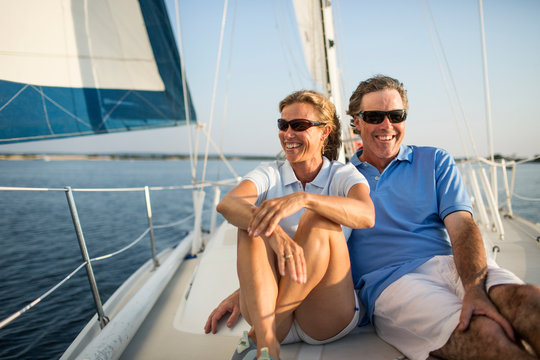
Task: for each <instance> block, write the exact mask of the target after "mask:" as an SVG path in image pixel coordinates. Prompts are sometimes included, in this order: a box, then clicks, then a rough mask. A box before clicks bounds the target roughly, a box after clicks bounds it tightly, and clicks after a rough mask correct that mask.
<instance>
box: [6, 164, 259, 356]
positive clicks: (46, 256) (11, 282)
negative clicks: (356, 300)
mask: <svg viewBox="0 0 540 360" xmlns="http://www.w3.org/2000/svg"><path fill="white" fill-rule="evenodd" d="M258 163H259V161H233V162H232V166H233V168H234V169H235V171H236V172H237V173H238V174H239V175H243V174H245V173H246V172H247V171H248V170H250V169H252V168H253V167H255V166H256V165H257V164H258ZM214 165H215V164H210V165H209V167H208V169H209V170H208V174H207V179H218V178H219V175H220V174H219V173H221V176H220V178H222V179H227V178H231V177H232V175H231V174H230V172H229V171H228V170H227V169H226V168H225V166H223V165H220V166H219V167H218V166H214ZM210 169H212V170H210ZM218 169H219V171H218ZM190 179H191V172H190V166H189V162H188V161H50V162H45V161H40V160H39V161H0V186H17V187H42V188H56V189H63V188H64V186H66V185H69V186H71V187H72V188H74V189H75V188H104V187H111V188H121V187H142V186H145V185H148V186H171V185H186V184H190V183H191V181H190ZM226 190H227V188H224V189H222V191H226ZM74 197H75V201H76V204H77V210H78V213H79V216H80V222H81V225H82V228H83V231H84V237H85V240H86V242H87V247H88V251H89V254H90V256H91V257H97V256H101V255H105V254H108V253H110V252H113V251H116V250H118V249H120V248H122V247H124V246H126V245H127V244H129V243H131V242H132V241H133V240H134V239H136V238H137V237H138V236H139V235H140V234H141V233H142V232H144V231H145V229H146V228H147V227H148V221H147V218H146V205H145V199H144V192H114V193H112V192H92V193H86V192H75V193H74ZM212 197H213V194H212V193H211V192H210V193H208V194H207V196H206V198H207V200H208V201H207V204H206V206H205V209H208V208H209V207H210V201H211V199H212ZM191 199H192V196H191V191H190V190H168V191H152V192H151V202H152V213H153V220H152V221H153V224H154V225H160V224H169V223H172V222H175V221H178V220H181V219H184V218H186V217H189V216H191V215H192V213H193V211H192V200H191ZM208 219H209V214H208V215H207V219H206V220H207V221H206V222H205V223H204V224H205V225H204V226H206V227H208V224H209V220H208ZM192 226H193V222H192V221H191V220H190V221H188V222H186V223H184V224H182V225H180V226H176V227H173V228H167V229H156V230H155V238H156V242H157V243H156V247H157V251H158V252H159V251H160V250H163V249H165V248H167V247H168V246H170V245H173V244H176V243H177V242H178V241H179V240H180V239H182V238H183V237H184V236H185V235H186V234H187V232H188V231H189V230H190V229H191V227H192ZM0 249H1V250H0V251H1V256H0V305H1V306H0V319H4V318H6V317H7V316H9V315H11V314H12V313H14V312H16V311H18V310H19V309H21V308H22V307H24V306H25V305H27V304H28V303H30V302H31V301H32V300H34V299H35V298H37V297H38V296H40V295H41V294H43V293H44V292H45V291H47V290H48V289H50V288H51V287H53V286H54V285H55V284H57V283H58V282H59V281H61V280H62V279H63V278H64V277H65V276H67V275H68V274H69V273H70V272H71V271H73V270H74V269H75V268H76V267H77V266H79V265H80V264H81V263H82V258H81V253H80V250H79V247H78V241H77V237H76V235H75V232H74V229H73V222H72V220H71V215H70V212H69V208H68V204H67V201H66V196H65V192H64V191H43V192H42V191H39V192H38V191H32V192H19V191H17V192H14V191H0ZM150 256H151V249H150V241H149V236H148V235H147V236H146V237H145V238H144V239H143V240H141V241H140V242H139V243H138V244H137V245H135V246H134V247H132V248H131V249H129V250H128V251H126V252H125V253H122V254H120V255H118V256H116V257H114V258H111V259H107V260H103V261H99V262H96V263H94V265H93V267H94V273H95V276H96V281H97V284H98V287H99V290H100V295H101V300H102V302H103V303H104V302H105V301H107V299H108V298H109V297H110V296H111V295H112V293H113V292H114V291H115V290H116V288H117V287H118V286H119V285H120V284H122V282H123V281H125V280H126V279H127V277H128V276H129V275H130V274H131V273H132V272H133V271H135V270H136V269H137V268H138V267H140V266H141V265H142V264H143V263H144V262H145V261H146V260H148V259H149V258H150ZM94 313H95V307H94V303H93V298H92V295H91V293H90V290H89V284H88V279H87V277H86V271H85V270H84V269H82V270H81V271H79V272H78V273H77V274H76V275H75V276H74V277H73V278H71V279H70V280H69V281H68V282H66V283H65V284H63V285H62V286H61V287H60V288H58V290H56V291H55V292H54V293H53V294H52V295H50V296H49V297H47V298H46V299H45V300H44V301H42V302H41V303H39V304H38V305H37V306H35V307H34V308H32V309H31V310H29V311H27V312H26V313H25V314H23V315H22V316H21V317H19V318H18V319H16V320H15V321H14V322H12V323H11V324H9V325H8V326H6V327H5V328H3V329H1V330H0V358H1V359H54V358H59V357H60V356H61V354H62V353H63V352H64V350H65V349H66V348H67V347H68V346H69V344H70V343H71V341H72V340H73V339H74V338H75V337H76V335H77V334H78V332H79V331H80V330H81V329H82V328H83V327H84V325H85V324H86V323H87V322H88V320H89V319H90V318H91V317H92V316H93V314H94Z"/></svg>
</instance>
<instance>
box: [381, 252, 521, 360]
mask: <svg viewBox="0 0 540 360" xmlns="http://www.w3.org/2000/svg"><path fill="white" fill-rule="evenodd" d="M500 284H523V281H521V280H520V279H519V278H518V277H517V276H515V275H514V274H512V273H511V272H510V271H508V270H505V269H501V268H500V267H498V266H497V264H495V263H494V262H490V261H488V276H487V280H486V289H487V290H489V288H491V287H492V286H495V285H500ZM463 295H464V289H463V285H462V284H461V280H460V278H459V276H458V273H457V270H456V267H455V263H454V259H453V257H452V256H436V257H434V258H432V259H430V260H429V261H427V262H426V263H424V264H423V265H421V266H420V267H418V268H417V269H416V270H414V271H413V272H411V273H409V274H407V275H404V276H403V277H401V278H400V279H398V280H396V281H395V282H393V283H392V284H391V285H389V286H388V287H387V288H386V289H385V290H384V291H383V292H382V294H381V295H380V296H379V298H378V299H377V301H376V302H375V311H374V317H373V321H374V325H375V329H376V331H377V334H378V335H379V336H380V337H381V338H382V339H383V340H385V341H386V342H388V343H390V344H392V345H394V346H395V347H396V348H397V349H398V350H400V351H401V352H402V353H403V354H404V355H406V356H407V357H408V358H409V359H411V360H415V359H422V360H423V359H427V358H428V356H429V353H430V352H431V351H434V350H437V349H439V348H441V347H442V346H443V345H444V344H446V342H447V341H448V339H449V338H450V335H451V334H452V332H453V331H454V329H455V328H456V327H457V325H458V323H459V315H460V312H461V299H463Z"/></svg>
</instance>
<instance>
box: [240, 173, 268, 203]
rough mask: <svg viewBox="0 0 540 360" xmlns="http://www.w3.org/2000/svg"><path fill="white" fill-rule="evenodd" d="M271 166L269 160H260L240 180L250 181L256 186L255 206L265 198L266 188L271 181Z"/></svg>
mask: <svg viewBox="0 0 540 360" xmlns="http://www.w3.org/2000/svg"><path fill="white" fill-rule="evenodd" d="M272 168H273V167H272V163H271V162H262V163H260V164H259V165H258V166H257V167H256V168H255V169H253V170H251V171H250V172H248V173H247V174H246V175H244V177H243V178H242V180H249V181H251V182H252V183H253V184H255V187H256V188H257V201H256V202H255V206H259V205H260V204H261V203H262V202H263V201H264V200H266V197H267V193H268V188H269V187H270V183H271V173H272V171H271V169H272Z"/></svg>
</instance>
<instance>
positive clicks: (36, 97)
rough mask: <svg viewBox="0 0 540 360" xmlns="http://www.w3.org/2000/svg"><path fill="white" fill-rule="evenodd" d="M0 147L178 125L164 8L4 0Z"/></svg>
mask: <svg viewBox="0 0 540 360" xmlns="http://www.w3.org/2000/svg"><path fill="white" fill-rule="evenodd" d="M1 3H2V5H1V6H2V11H1V12H0V144H6V143H11V142H20V141H28V140H40V139H52V138H60V137H68V136H78V135H89V134H99V133H108V132H115V131H129V130H134V129H142V128H153V127H162V126H176V125H182V124H184V123H185V121H186V110H185V109H186V108H185V107H186V106H187V107H188V109H189V116H190V119H192V120H195V119H196V116H195V111H194V108H193V105H192V104H191V99H190V96H189V91H188V94H187V99H188V104H187V105H186V104H184V91H183V87H182V78H181V68H180V59H179V56H178V51H177V47H176V42H175V39H174V35H173V33H172V29H171V25H170V22H169V17H168V14H167V10H166V7H165V3H164V1H163V0H48V1H42V0H17V1H7V0H1Z"/></svg>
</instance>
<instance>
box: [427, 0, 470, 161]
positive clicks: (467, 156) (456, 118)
mask: <svg viewBox="0 0 540 360" xmlns="http://www.w3.org/2000/svg"><path fill="white" fill-rule="evenodd" d="M420 6H421V7H422V13H423V15H424V20H425V22H426V27H427V29H428V33H429V38H430V40H431V46H432V47H433V53H434V54H435V58H436V59H437V64H438V65H439V72H440V74H441V78H442V81H443V84H444V89H445V91H446V95H447V97H448V101H449V102H450V110H451V111H452V117H453V118H454V121H455V122H456V128H457V131H458V135H459V140H460V142H461V146H462V147H463V150H464V151H465V157H466V158H467V160H469V159H470V156H469V151H468V148H467V145H466V143H465V141H464V140H463V134H462V133H461V127H460V126H459V120H458V117H457V114H456V111H455V104H454V100H453V99H452V95H451V91H450V88H449V86H448V81H447V79H446V75H445V73H444V68H443V64H442V62H441V58H440V56H439V52H438V51H437V44H436V42H435V39H434V37H433V31H432V27H431V24H430V22H429V18H428V15H427V14H426V12H429V14H430V15H431V21H432V23H433V27H434V28H435V29H436V25H435V20H434V18H433V14H432V13H431V8H430V7H429V0H426V5H425V6H424V1H423V0H420ZM426 8H427V10H426ZM439 46H441V47H442V45H441V42H440V38H439ZM442 52H443V54H444V51H443V50H442Z"/></svg>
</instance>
